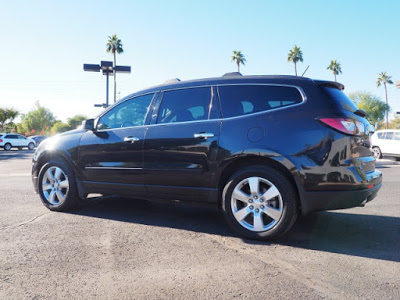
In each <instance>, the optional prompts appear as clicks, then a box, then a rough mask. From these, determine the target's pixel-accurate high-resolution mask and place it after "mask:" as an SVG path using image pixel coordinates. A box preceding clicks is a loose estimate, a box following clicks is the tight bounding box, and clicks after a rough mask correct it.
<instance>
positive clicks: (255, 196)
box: [222, 166, 297, 240]
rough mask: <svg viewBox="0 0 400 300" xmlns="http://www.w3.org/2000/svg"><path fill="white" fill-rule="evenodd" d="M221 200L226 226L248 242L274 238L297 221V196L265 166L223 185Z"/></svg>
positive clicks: (278, 174) (286, 180)
mask: <svg viewBox="0 0 400 300" xmlns="http://www.w3.org/2000/svg"><path fill="white" fill-rule="evenodd" d="M222 200H223V210H224V213H225V217H226V219H227V221H228V223H229V225H230V226H231V227H232V228H233V229H234V230H235V231H236V232H237V233H239V234H240V235H242V236H244V237H246V238H250V239H258V240H266V239H273V238H277V237H279V236H281V235H283V234H284V233H286V232H287V231H288V230H289V229H290V228H291V227H292V225H293V224H294V222H295V221H296V218H297V194H296V192H295V190H294V188H293V186H292V183H291V182H290V181H289V180H288V179H287V178H286V177H285V176H284V175H282V174H281V173H280V172H278V171H277V170H275V169H273V168H271V167H268V166H252V167H247V168H245V169H243V170H241V171H238V172H236V173H235V174H234V175H232V177H231V178H230V179H229V180H228V183H227V184H226V185H225V188H224V190H223V194H222Z"/></svg>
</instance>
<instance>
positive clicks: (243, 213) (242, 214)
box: [233, 207, 250, 222]
mask: <svg viewBox="0 0 400 300" xmlns="http://www.w3.org/2000/svg"><path fill="white" fill-rule="evenodd" d="M249 213H250V210H249V209H248V208H247V207H244V208H242V209H240V210H238V211H237V212H235V213H233V214H234V216H235V218H236V220H238V221H239V222H240V221H242V220H243V219H244V218H246V217H247V215H248V214H249Z"/></svg>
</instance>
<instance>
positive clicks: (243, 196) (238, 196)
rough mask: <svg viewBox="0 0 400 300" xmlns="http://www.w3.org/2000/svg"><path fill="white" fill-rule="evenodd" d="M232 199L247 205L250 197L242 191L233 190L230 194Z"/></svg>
mask: <svg viewBox="0 0 400 300" xmlns="http://www.w3.org/2000/svg"><path fill="white" fill-rule="evenodd" d="M232 197H233V198H234V199H236V200H239V201H242V202H245V203H248V201H249V198H250V197H251V195H247V194H246V193H244V192H243V191H242V190H240V189H239V188H235V189H234V190H233V193H232Z"/></svg>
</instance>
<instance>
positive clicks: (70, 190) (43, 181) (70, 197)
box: [38, 160, 79, 211]
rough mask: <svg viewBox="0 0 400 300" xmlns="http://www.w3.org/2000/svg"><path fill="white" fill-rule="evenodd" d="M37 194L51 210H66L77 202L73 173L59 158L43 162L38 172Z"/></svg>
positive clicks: (73, 206)
mask: <svg viewBox="0 0 400 300" xmlns="http://www.w3.org/2000/svg"><path fill="white" fill-rule="evenodd" d="M38 185H39V186H38V188H39V195H40V198H41V200H42V202H43V204H44V205H45V206H46V207H47V208H48V209H50V210H52V211H67V210H70V209H73V208H75V207H77V206H78V204H79V197H78V193H77V188H76V181H75V175H74V173H73V172H72V170H71V169H70V168H69V167H68V166H67V165H66V164H65V163H64V162H63V161H61V160H53V161H50V162H48V163H47V164H45V165H44V166H43V167H42V169H41V170H40V172H39V178H38Z"/></svg>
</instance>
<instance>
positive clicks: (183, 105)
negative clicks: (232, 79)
mask: <svg viewBox="0 0 400 300" xmlns="http://www.w3.org/2000/svg"><path fill="white" fill-rule="evenodd" d="M214 101H215V99H214V97H213V93H212V88H211V87H198V88H188V89H179V90H171V91H165V92H164V94H163V97H162V100H161V104H160V105H159V106H158V107H159V108H158V116H157V117H156V119H153V123H154V124H152V125H150V126H149V127H148V130H147V133H146V139H145V142H144V177H143V179H144V182H145V184H146V186H147V189H148V192H149V195H150V196H151V197H153V198H154V197H156V198H165V199H175V200H191V201H209V200H210V199H212V198H213V197H212V196H213V193H216V188H215V181H214V180H213V175H214V169H215V161H216V156H217V151H218V139H219V130H220V125H221V119H220V118H219V115H218V114H219V108H217V107H216V105H214Z"/></svg>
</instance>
